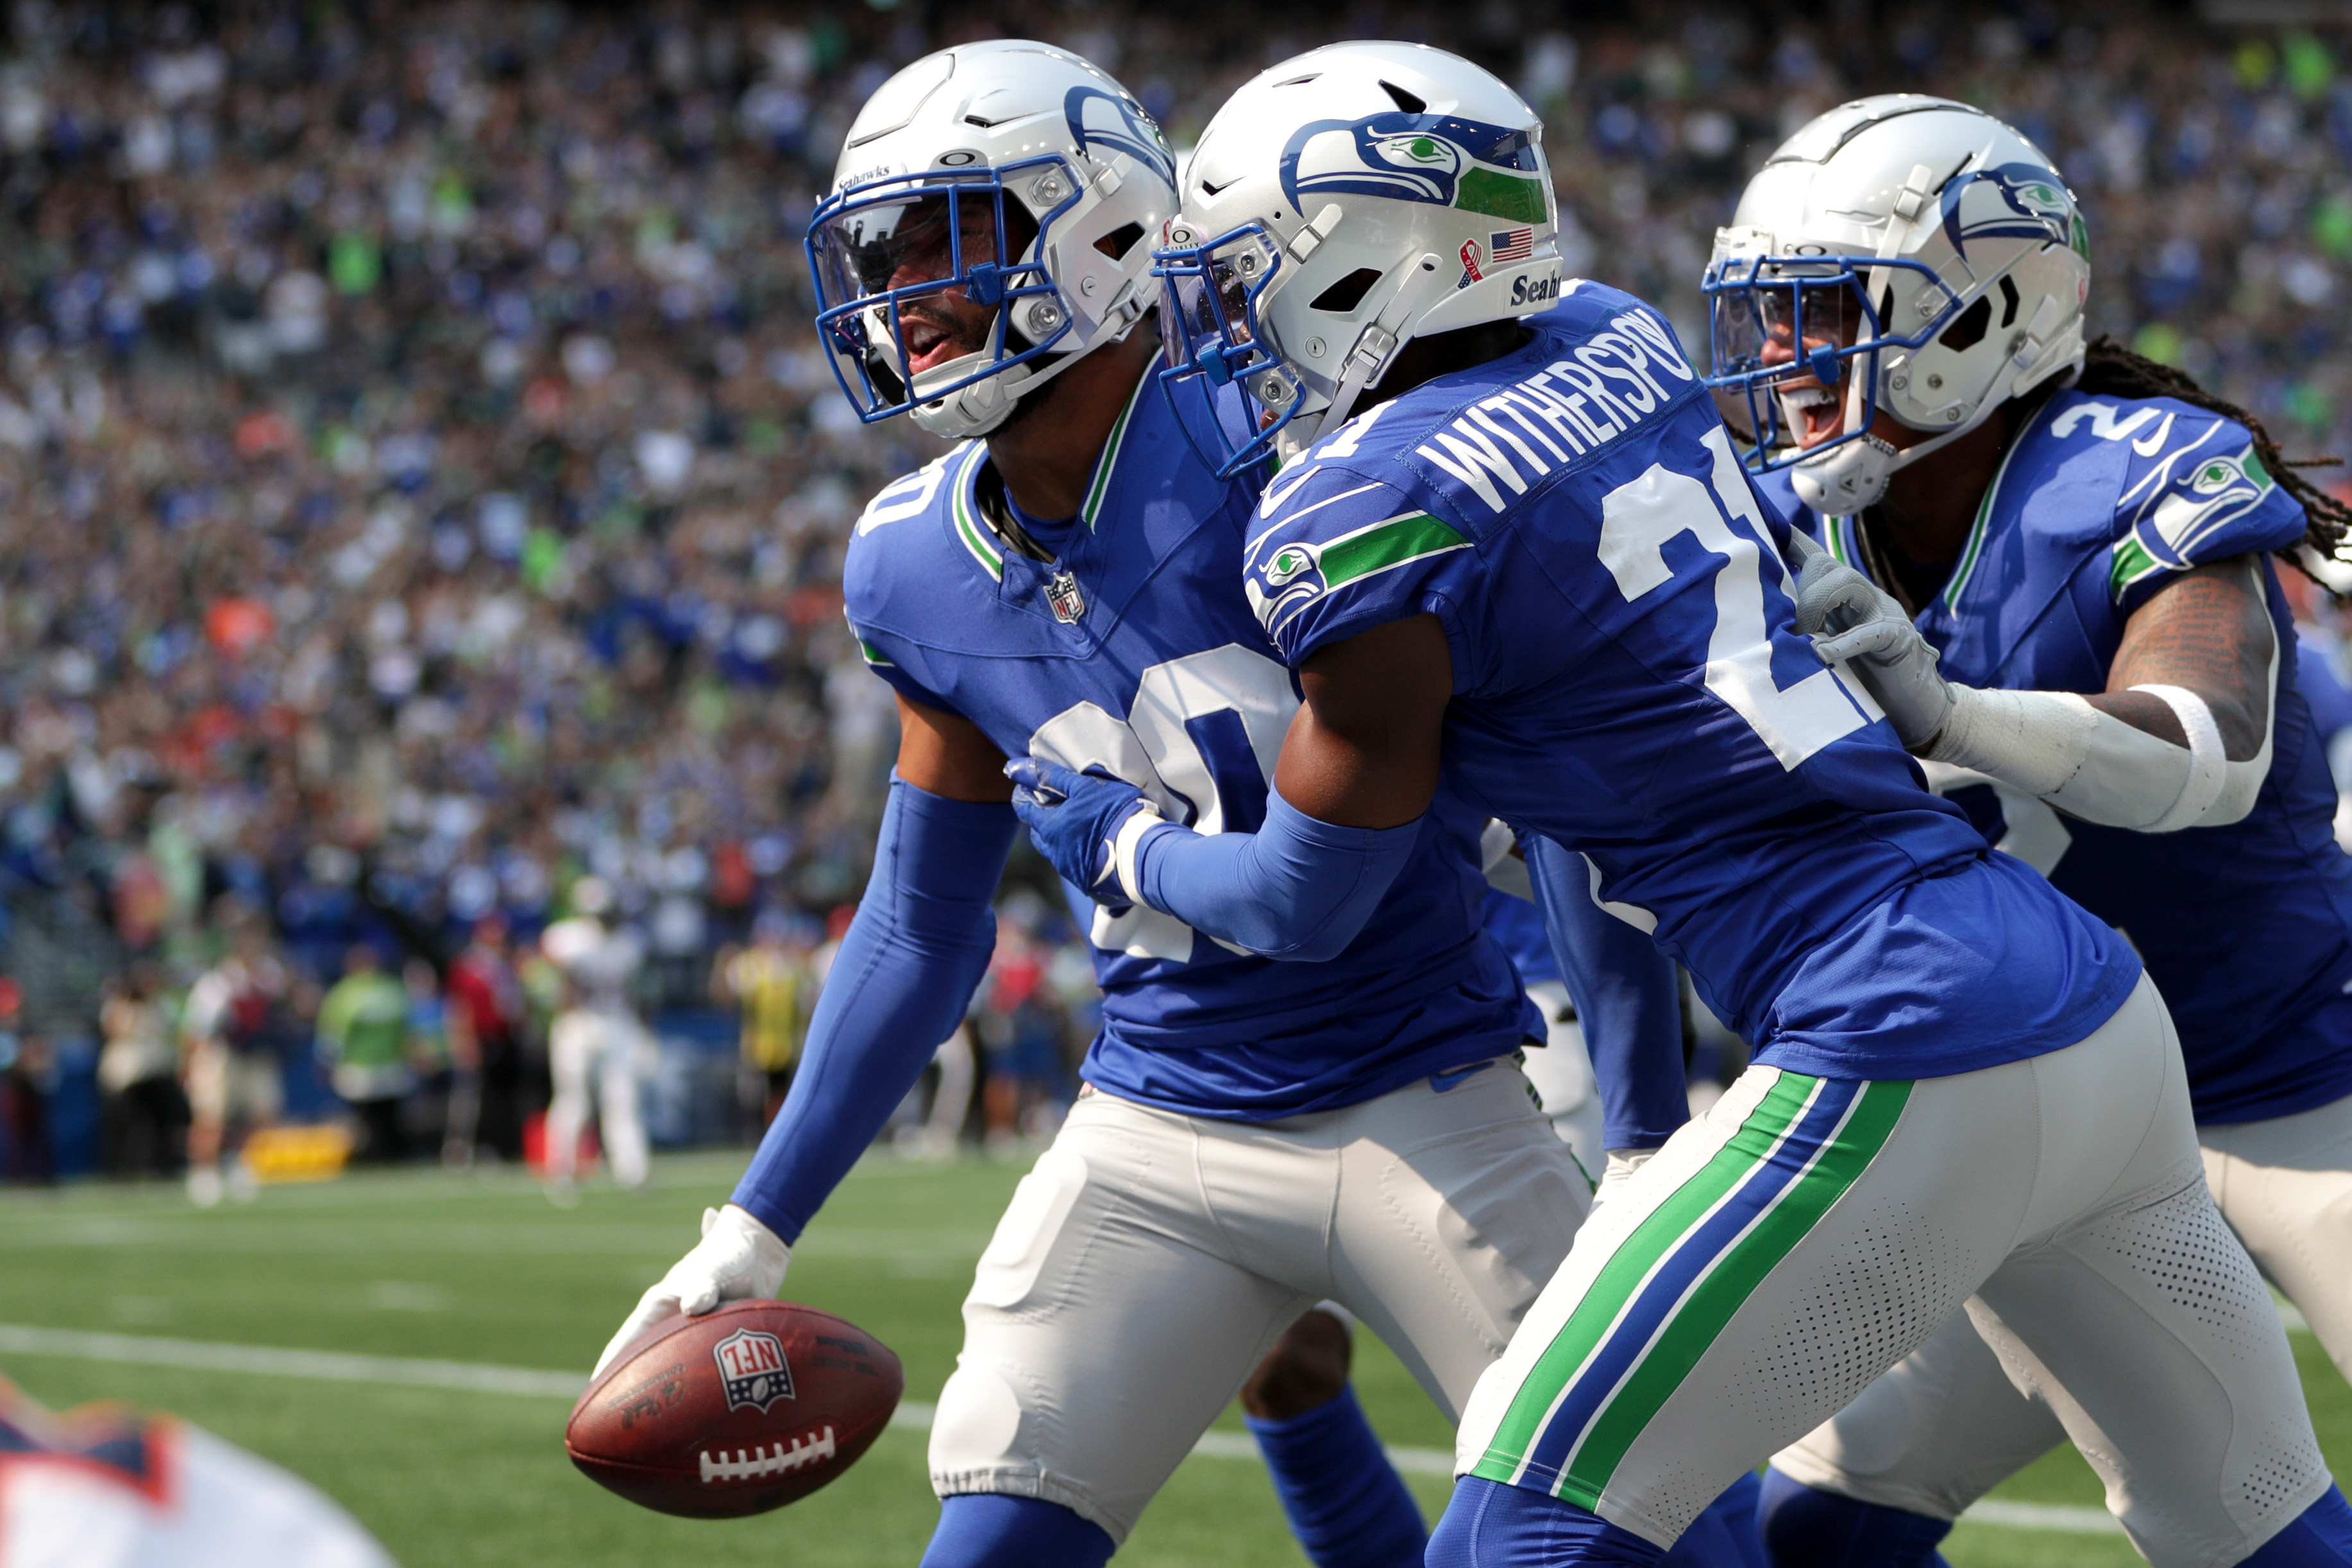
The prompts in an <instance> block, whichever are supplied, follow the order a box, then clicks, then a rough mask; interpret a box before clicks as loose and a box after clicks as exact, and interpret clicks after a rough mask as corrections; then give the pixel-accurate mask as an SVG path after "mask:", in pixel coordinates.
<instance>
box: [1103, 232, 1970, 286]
mask: <svg viewBox="0 0 2352 1568" xmlns="http://www.w3.org/2000/svg"><path fill="white" fill-rule="evenodd" d="M1142 238H1143V225H1141V224H1121V225H1118V227H1117V228H1115V229H1113V230H1111V231H1110V233H1108V234H1107V235H1103V236H1102V238H1100V239H1098V240H1097V241H1095V248H1096V249H1097V250H1098V251H1100V252H1102V253H1103V254H1104V255H1105V256H1108V257H1110V258H1111V259H1112V260H1113V261H1117V260H1118V259H1119V258H1121V257H1122V256H1126V255H1127V253H1128V252H1129V251H1131V250H1133V249H1134V248H1135V246H1136V243H1137V242H1138V241H1139V240H1140V239H1142ZM2004 281H2006V280H2004Z"/></svg>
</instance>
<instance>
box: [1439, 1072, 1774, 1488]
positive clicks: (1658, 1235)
mask: <svg viewBox="0 0 2352 1568" xmlns="http://www.w3.org/2000/svg"><path fill="white" fill-rule="evenodd" d="M1819 1082H1821V1081H1820V1080H1819V1079H1816V1078H1808V1077H1806V1076H1804V1075H1803V1074H1802V1073H1796V1072H1783V1073H1781V1074H1780V1079H1779V1081H1778V1082H1775V1083H1774V1084H1773V1085H1772V1087H1771V1088H1770V1089H1769V1091H1768V1092H1766V1093H1765V1095H1764V1098H1763V1100H1762V1101H1761V1102H1760V1103H1758V1105H1757V1107H1756V1109H1755V1110H1753V1111H1751V1112H1749V1113H1748V1119H1747V1120H1746V1121H1745V1122H1743V1123H1741V1124H1740V1126H1739V1130H1738V1132H1737V1133H1735V1134H1732V1136H1731V1137H1730V1138H1729V1139H1728V1140H1727V1142H1726V1143H1725V1144H1724V1145H1723V1147H1722V1148H1720V1149H1718V1150H1717V1151H1716V1154H1715V1157H1714V1158H1712V1159H1710V1160H1709V1161H1707V1163H1706V1166H1703V1167H1701V1168H1700V1170H1699V1172H1698V1174H1697V1175H1696V1176H1693V1177H1691V1179H1690V1180H1688V1181H1686V1182H1685V1183H1683V1185H1682V1186H1679V1187H1677V1188H1675V1191H1674V1192H1673V1193H1672V1194H1671V1195H1669V1196H1668V1197H1667V1198H1666V1199H1665V1201H1664V1202H1663V1203H1661V1204H1660V1205H1658V1207H1656V1208H1655V1209H1654V1210H1652V1211H1651V1213H1650V1216H1649V1218H1646V1219H1643V1221H1642V1222H1641V1224H1639V1225H1638V1226H1636V1227H1634V1229H1633V1235H1631V1236H1629V1237H1627V1238H1626V1239H1625V1240H1624V1242H1623V1243H1622V1245H1620V1246H1619V1247H1618V1249H1617V1250H1616V1252H1615V1254H1614V1255H1612V1257H1611V1258H1610V1260H1609V1261H1608V1262H1606V1263H1604V1264H1602V1265H1601V1272H1600V1273H1599V1275H1598V1276H1596V1277H1595V1278H1594V1280H1593V1281H1592V1283H1591V1285H1590V1286H1588V1287H1587V1288H1586V1290H1585V1292H1584V1297H1583V1299H1582V1300H1581V1301H1578V1302H1577V1303H1576V1307H1575V1310H1574V1311H1572V1312H1570V1313H1569V1317H1568V1322H1565V1323H1563V1324H1561V1325H1560V1329H1559V1333H1556V1334H1554V1335H1553V1336H1552V1340H1551V1343H1549V1344H1548V1345H1546V1346H1545V1347H1544V1350H1543V1354H1541V1355H1539V1356H1538V1357H1537V1358H1536V1363H1535V1364H1534V1365H1533V1366H1532V1367H1530V1368H1528V1375H1527V1377H1526V1379H1525V1380H1524V1381H1523V1382H1522V1383H1521V1384H1520V1385H1519V1391H1518V1393H1517V1395H1516V1396H1513V1398H1512V1400H1511V1407H1510V1409H1509V1410H1508V1411H1507V1412H1506V1413H1505V1414H1504V1416H1503V1419H1502V1421H1501V1422H1500V1423H1499V1424H1498V1425H1497V1426H1496V1429H1495V1436H1494V1438H1493V1440H1492V1441H1490V1442H1489V1443H1488V1444H1487V1446H1486V1454H1485V1455H1484V1456H1483V1457H1482V1458H1480V1459H1479V1461H1478V1463H1477V1464H1476V1465H1475V1467H1474V1468H1473V1469H1471V1471H1470V1473H1471V1474H1472V1475H1475V1476H1477V1477H1479V1478H1480V1479H1484V1480H1490V1481H1502V1482H1506V1483H1516V1482H1517V1480H1518V1479H1519V1461H1520V1459H1521V1458H1522V1457H1523V1456H1525V1455H1526V1454H1527V1452H1528V1450H1529V1449H1530V1448H1534V1447H1535V1441H1536V1437H1537V1436H1538V1434H1539V1433H1540V1432H1541V1431H1542V1430H1543V1427H1544V1422H1545V1420H1546V1418H1547V1417H1549V1416H1550V1414H1551V1412H1552V1408H1553V1406H1556V1405H1557V1404H1558V1403H1559V1398H1560V1396H1561V1395H1562V1394H1563V1393H1565V1392H1566V1391H1567V1388H1568V1386H1569V1385H1570V1383H1572V1382H1574V1381H1575V1378H1576V1375H1577V1373H1578V1372H1580V1371H1581V1370H1582V1369H1583V1366H1584V1364H1585V1362H1586V1361H1587V1360H1589V1359H1591V1355H1592V1353H1593V1351H1594V1349H1595V1348H1597V1347H1598V1346H1599V1345H1600V1343H1601V1340H1602V1339H1603V1338H1605V1337H1606V1336H1607V1334H1608V1333H1609V1329H1610V1326H1611V1325H1612V1324H1613V1323H1614V1322H1616V1321H1617V1317H1618V1314H1619V1313H1620V1312H1623V1311H1624V1309H1625V1304H1626V1302H1628V1301H1632V1300H1633V1294H1634V1292H1635V1291H1638V1290H1640V1289H1641V1285H1642V1281H1643V1280H1645V1279H1647V1278H1648V1277H1649V1274H1650V1270H1652V1269H1654V1268H1655V1267H1656V1266H1657V1264H1658V1260H1660V1259H1662V1258H1664V1256H1665V1255H1666V1254H1667V1253H1668V1252H1669V1251H1671V1250H1672V1249H1673V1248H1674V1246H1675V1243H1676V1242H1678V1241H1680V1240H1681V1239H1683V1237H1684V1236H1685V1235H1686V1234H1687V1233H1688V1232H1689V1231H1690V1229H1691V1228H1692V1227H1693V1226H1695V1225H1696V1224H1697V1223H1698V1222H1699V1221H1700V1220H1701V1219H1704V1218H1706V1215H1707V1214H1708V1212H1709V1211H1710V1210H1712V1209H1713V1208H1714V1207H1715V1206H1716V1205H1717V1203H1719V1202H1721V1201H1722V1200H1723V1198H1724V1197H1725V1196H1726V1195H1727V1194H1728V1193H1730V1192H1731V1191H1732V1189H1733V1188H1735V1187H1737V1186H1738V1185H1739V1184H1740V1183H1741V1182H1742V1181H1744V1180H1746V1179H1747V1178H1748V1173H1749V1172H1751V1171H1753V1170H1754V1169H1755V1168H1756V1167H1757V1166H1759V1165H1760V1164H1762V1163H1763V1162H1764V1161H1765V1160H1766V1159H1768V1158H1769V1157H1770V1155H1771V1153H1772V1151H1773V1150H1774V1149H1776V1148H1778V1147H1779V1146H1780V1140H1781V1139H1782V1138H1784V1137H1786V1136H1787V1135H1788V1132H1789V1129H1790V1127H1791V1126H1792V1125H1794V1124H1795V1123H1796V1120H1797V1117H1798V1116H1799V1115H1800V1114H1801V1113H1802V1112H1803V1110H1804V1106H1805V1103H1806V1102H1807V1101H1808V1100H1810V1099H1811V1098H1812V1093H1813V1089H1814V1086H1815V1085H1816V1084H1818V1083H1819Z"/></svg>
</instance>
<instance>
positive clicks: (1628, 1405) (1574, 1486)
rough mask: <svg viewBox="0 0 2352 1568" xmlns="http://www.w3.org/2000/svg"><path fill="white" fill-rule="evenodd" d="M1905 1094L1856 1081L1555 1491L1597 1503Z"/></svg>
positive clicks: (1853, 1169)
mask: <svg viewBox="0 0 2352 1568" xmlns="http://www.w3.org/2000/svg"><path fill="white" fill-rule="evenodd" d="M1910 1096H1911V1085H1910V1084H1909V1083H1907V1082H1884V1083H1872V1084H1869V1085H1868V1086H1866V1087H1865V1088H1864V1090H1863V1092H1862V1094H1861V1097H1860V1098H1859V1099H1858V1100H1856V1102H1855V1103H1854V1106H1853V1110H1852V1111H1851V1112H1850V1113H1848V1114H1847V1116H1846V1120H1845V1124H1844V1125H1843V1126H1842V1127H1840V1128H1839V1129H1838V1130H1837V1132H1836V1134H1834V1135H1832V1138H1831V1139H1830V1141H1829V1143H1828V1144H1827V1145H1825V1146H1824V1147H1823V1148H1822V1151H1821V1153H1820V1155H1818V1156H1816V1157H1815V1159H1814V1160H1813V1164H1812V1167H1811V1169H1810V1170H1808V1171H1806V1172H1805V1173H1804V1174H1803V1175H1802V1176H1799V1177H1798V1178H1797V1179H1796V1180H1795V1181H1793V1182H1791V1183H1790V1186H1789V1190H1788V1191H1786V1192H1784V1193H1783V1194H1781V1196H1780V1201H1779V1202H1778V1203H1777V1204H1775V1205H1774V1206H1773V1207H1771V1208H1770V1209H1769V1210H1767V1211H1766V1212H1765V1213H1764V1214H1763V1216H1762V1217H1761V1218H1759V1219H1758V1220H1757V1221H1756V1223H1755V1225H1754V1226H1753V1227H1752V1228H1749V1230H1748V1234H1747V1235H1745V1236H1743V1237H1741V1238H1740V1239H1738V1241H1736V1242H1734V1243H1733V1244H1732V1245H1731V1247H1730V1249H1728V1250H1727V1251H1726V1252H1725V1253H1724V1255H1723V1256H1722V1258H1720V1259H1719V1260H1717V1262H1716V1265H1715V1267H1714V1268H1712V1269H1710V1270H1707V1272H1706V1274H1705V1275H1703V1276H1702V1277H1701V1278H1700V1280H1699V1281H1698V1282H1697V1283H1696V1285H1694V1286H1693V1287H1692V1288H1691V1291H1690V1293H1689V1294H1688V1295H1686V1296H1685V1297H1684V1298H1683V1301H1682V1303H1681V1305H1680V1306H1678V1307H1677V1308H1676V1309H1675V1312H1674V1314H1673V1316H1672V1317H1671V1318H1669V1319H1668V1321H1667V1322H1666V1326H1665V1328H1664V1331H1663V1332H1662V1333H1660V1334H1659V1335H1658V1338H1657V1341H1656V1343H1654V1344H1652V1345H1651V1347H1650V1349H1649V1351H1648V1352H1647V1353H1646V1354H1643V1357H1642V1359H1641V1361H1640V1362H1639V1363H1638V1364H1636V1365H1635V1367H1634V1368H1633V1373H1632V1374H1631V1375H1628V1376H1627V1378H1626V1379H1625V1382H1624V1385H1623V1386H1622V1387H1621V1388H1620V1389H1619V1390H1618V1391H1617V1394H1616V1396H1615V1397H1614V1398H1612V1399H1611V1400H1610V1401H1609V1403H1608V1404H1607V1405H1606V1406H1602V1408H1601V1414H1600V1415H1599V1416H1597V1417H1596V1418H1595V1419H1594V1421H1593V1423H1592V1431H1591V1435H1590V1436H1588V1437H1586V1438H1585V1440H1584V1442H1583V1444H1582V1446H1580V1448H1578V1449H1577V1452H1576V1457H1575V1458H1574V1460H1573V1461H1572V1462H1571V1463H1570V1466H1569V1471H1568V1474H1567V1476H1566V1477H1564V1478H1563V1479H1562V1480H1561V1482H1560V1485H1559V1490H1558V1491H1557V1493H1556V1495H1557V1496H1559V1497H1561V1498H1564V1499H1566V1500H1568V1501H1570V1502H1572V1503H1575V1504H1577V1505H1578V1506H1579V1507H1580V1508H1587V1509H1597V1508H1599V1506H1600V1503H1601V1493H1602V1492H1603V1491H1605V1490H1608V1486H1609V1478H1610V1477H1611V1476H1612V1475H1614V1474H1615V1473H1616V1470H1617V1465H1618V1461H1620V1460H1621V1459H1622V1458H1624V1457H1625V1451H1626V1450H1627V1449H1628V1448H1632V1447H1633V1440H1634V1439H1635V1438H1636V1437H1640V1436H1641V1435H1642V1432H1643V1428H1644V1427H1648V1426H1649V1424H1650V1423H1651V1421H1653V1420H1654V1419H1655V1418H1656V1416H1657V1414H1658V1412H1659V1410H1660V1409H1662V1408H1664V1406H1665V1403H1666V1401H1667V1399H1668V1398H1670V1397H1672V1396H1673V1394H1674V1392H1675V1389H1677V1388H1679V1387H1681V1386H1682V1382H1683V1379H1684V1378H1685V1377H1687V1376H1689V1375H1690V1372H1691V1369H1692V1368H1693V1367H1695V1366H1696V1365H1697V1364H1698V1362H1699V1358H1700V1357H1701V1356H1703V1355H1705V1354H1706V1351H1707V1347H1708V1346H1710V1345H1712V1344H1713V1343H1715V1342H1716V1339H1717V1336H1718V1335H1720V1334H1721V1333H1723V1331H1724V1329H1725V1327H1726V1326H1727V1325H1728V1324H1729V1323H1730V1322H1731V1319H1732V1316H1733V1314H1734V1313H1736V1312H1738V1310H1739V1308H1740V1305H1741V1304H1742V1303H1743V1302H1745V1301H1747V1300H1748V1297H1749V1296H1751V1295H1753V1294H1754V1293H1755V1291H1756V1288H1757V1287H1758V1286H1759V1285H1761V1284H1762V1283H1763V1282H1764V1277H1765V1276H1766V1275H1767V1274H1769V1273H1770V1272H1771V1271H1772V1270H1773V1269H1774V1268H1775V1267H1776V1266H1778V1265H1779V1263H1780V1260H1781V1259H1783V1258H1785V1257H1787V1256H1788V1255H1789V1254H1790V1251H1792V1250H1793V1249H1795V1248H1796V1245H1797V1243H1798V1242H1800V1241H1801V1240H1803V1239H1805V1237H1806V1235H1807V1234H1808V1233H1809V1232H1811V1229H1812V1228H1813V1227H1814V1226H1815V1225H1818V1224H1819V1223H1821V1219H1822V1216H1823V1215H1825V1214H1827V1213H1828V1212H1829V1211H1830V1208H1831V1206H1832V1205H1833V1204H1835V1203H1836V1202H1837V1200H1838V1199H1839V1198H1841V1197H1844V1196H1845V1195H1846V1192H1847V1189H1849V1188H1850V1187H1852V1186H1853V1184H1854V1183H1855V1182H1856V1181H1857V1180H1859V1179H1861V1176H1862V1173H1863V1172H1864V1171H1865V1170H1868V1169H1869V1168H1870V1162H1871V1161H1872V1160H1874V1159H1876V1158H1877V1157H1878V1151H1879V1150H1880V1149H1882V1148H1884V1147H1885V1146H1886V1140H1887V1138H1888V1137H1889V1136H1890V1135H1891V1134H1893V1133H1894V1131H1895V1121H1896V1120H1897V1118H1899V1117H1900V1116H1901V1115H1902V1114H1903V1106H1904V1103H1905V1102H1906V1101H1907V1100H1908V1099H1909V1098H1910ZM1742 1130H1743V1132H1744V1131H1745V1129H1742Z"/></svg>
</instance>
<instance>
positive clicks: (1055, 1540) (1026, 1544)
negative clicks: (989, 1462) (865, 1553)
mask: <svg viewBox="0 0 2352 1568" xmlns="http://www.w3.org/2000/svg"><path fill="white" fill-rule="evenodd" d="M1110 1554H1111V1539H1110V1535H1109V1533H1108V1531H1105V1530H1104V1529H1103V1527H1102V1526H1101V1525H1099V1524H1096V1523H1093V1522H1092V1521H1087V1520H1084V1519H1080V1518H1079V1517H1078V1516H1077V1515H1076V1514H1075V1513H1073V1512H1072V1511H1069V1510H1068V1509H1066V1508H1064V1507H1063V1506H1062V1505H1061V1504H1060V1503H1058V1502H1047V1501H1046V1500H1045V1499H1043V1498H1036V1497H1004V1496H1001V1495H999V1494H997V1493H994V1492H961V1493H959V1494H957V1495H956V1496H954V1497H950V1498H942V1499H940V1523H939V1528H938V1529H937V1530H934V1531H932V1532H931V1543H930V1545H929V1547H927V1548H925V1549H924V1552H923V1561H922V1565H921V1568H1102V1565H1103V1564H1104V1563H1108V1562H1109V1561H1110Z"/></svg>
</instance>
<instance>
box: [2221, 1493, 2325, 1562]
mask: <svg viewBox="0 0 2352 1568" xmlns="http://www.w3.org/2000/svg"><path fill="white" fill-rule="evenodd" d="M2346 1563H2352V1505H2347V1504H2346V1502H2345V1500H2344V1491H2343V1489H2342V1488H2340V1487H2329V1488H2328V1489H2327V1495H2326V1497H2323V1498H2321V1499H2320V1500H2318V1501H2317V1502H2315V1503H2313V1504H2312V1505H2311V1506H2310V1507H2309V1508H2306V1509H2305V1510H2304V1511H2302V1512H2301V1513H2299V1514H2297V1515H2295V1516H2294V1523H2292V1524H2290V1525H2288V1526H2287V1527H2286V1528H2285V1529H2284V1530H2282V1531H2279V1532H2278V1533H2277V1534H2276V1535H2273V1536H2272V1537H2271V1538H2270V1539H2269V1540H2268V1541H2265V1542H2263V1543H2262V1545H2261V1546H2259V1547H2257V1548H2255V1550H2254V1554H2253V1555H2252V1556H2251V1557H2248V1558H2244V1559H2242V1561H2241V1562H2240V1563H2239V1564H2238V1568H2343V1565H2344V1564H2346Z"/></svg>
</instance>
